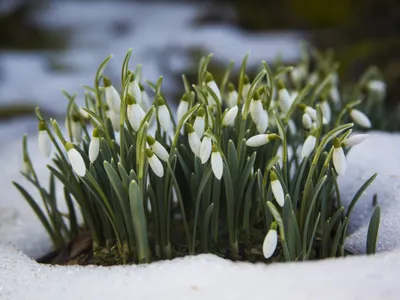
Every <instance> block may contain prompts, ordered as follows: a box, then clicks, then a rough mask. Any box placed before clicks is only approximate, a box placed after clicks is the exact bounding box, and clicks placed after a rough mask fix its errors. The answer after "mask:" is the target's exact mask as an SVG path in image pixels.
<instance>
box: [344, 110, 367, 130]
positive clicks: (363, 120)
mask: <svg viewBox="0 0 400 300" xmlns="http://www.w3.org/2000/svg"><path fill="white" fill-rule="evenodd" d="M349 111H350V117H351V118H352V119H353V121H354V123H356V124H358V125H360V126H361V127H365V128H370V127H371V121H370V120H369V118H368V117H367V116H366V115H365V114H364V113H363V112H361V111H359V110H358V109H355V108H351V109H349Z"/></svg>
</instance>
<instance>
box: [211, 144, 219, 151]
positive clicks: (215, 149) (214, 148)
mask: <svg viewBox="0 0 400 300" xmlns="http://www.w3.org/2000/svg"><path fill="white" fill-rule="evenodd" d="M218 151H219V149H218V147H217V146H216V145H215V144H213V145H212V152H218Z"/></svg>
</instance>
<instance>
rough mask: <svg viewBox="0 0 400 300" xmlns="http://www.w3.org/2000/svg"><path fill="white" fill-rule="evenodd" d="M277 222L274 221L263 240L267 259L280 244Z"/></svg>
mask: <svg viewBox="0 0 400 300" xmlns="http://www.w3.org/2000/svg"><path fill="white" fill-rule="evenodd" d="M276 229H277V224H276V222H272V224H271V227H270V229H269V231H268V233H267V235H266V236H265V238H264V242H263V247H262V249H263V255H264V257H265V258H266V259H268V258H270V257H271V256H272V255H273V254H274V252H275V249H276V246H277V245H278V233H277V231H276Z"/></svg>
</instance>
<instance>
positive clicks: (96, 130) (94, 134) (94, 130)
mask: <svg viewBox="0 0 400 300" xmlns="http://www.w3.org/2000/svg"><path fill="white" fill-rule="evenodd" d="M92 136H93V137H94V138H98V137H100V133H99V130H98V129H97V128H95V129H93V132H92Z"/></svg>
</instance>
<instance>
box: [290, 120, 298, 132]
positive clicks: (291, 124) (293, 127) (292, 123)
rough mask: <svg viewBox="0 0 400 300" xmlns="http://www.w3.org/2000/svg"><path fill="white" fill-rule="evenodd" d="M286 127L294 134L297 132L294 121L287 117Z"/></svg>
mask: <svg viewBox="0 0 400 300" xmlns="http://www.w3.org/2000/svg"><path fill="white" fill-rule="evenodd" d="M288 127H289V130H290V133H291V134H292V135H296V133H297V128H296V124H295V123H294V121H293V120H292V119H289V121H288Z"/></svg>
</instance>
